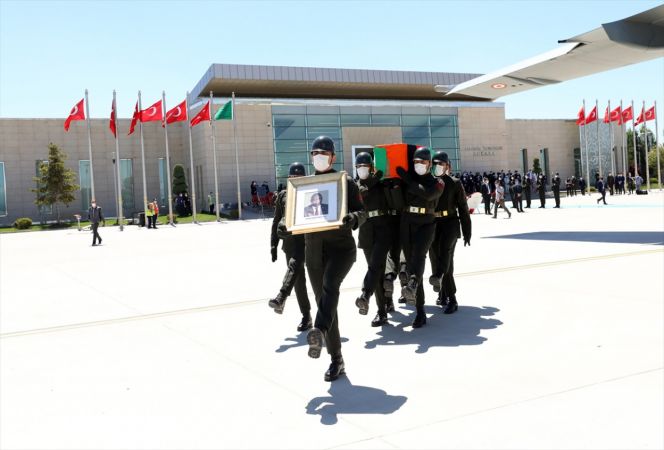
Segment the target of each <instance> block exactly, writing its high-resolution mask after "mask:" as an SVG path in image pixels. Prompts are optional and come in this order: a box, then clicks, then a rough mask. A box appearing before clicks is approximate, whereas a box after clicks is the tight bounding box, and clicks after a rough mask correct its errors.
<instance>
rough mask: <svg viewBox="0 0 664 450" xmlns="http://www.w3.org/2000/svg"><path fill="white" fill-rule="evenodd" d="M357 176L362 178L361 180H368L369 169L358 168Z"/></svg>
mask: <svg viewBox="0 0 664 450" xmlns="http://www.w3.org/2000/svg"><path fill="white" fill-rule="evenodd" d="M357 176H358V177H360V180H366V179H367V178H369V168H368V167H358V168H357Z"/></svg>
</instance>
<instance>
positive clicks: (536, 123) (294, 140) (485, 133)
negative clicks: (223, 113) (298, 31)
mask: <svg viewBox="0 0 664 450" xmlns="http://www.w3.org/2000/svg"><path fill="white" fill-rule="evenodd" d="M478 76H479V75H478V74H466V73H432V72H402V71H385V70H357V69H325V68H300V67H274V66H246V65H231V64H213V65H212V66H210V68H209V69H208V71H207V72H206V73H205V74H204V76H203V77H202V79H201V80H200V81H199V82H198V83H197V84H196V86H195V88H194V89H193V91H192V93H191V94H190V99H189V100H190V102H189V103H190V112H189V115H190V117H193V115H194V114H196V112H198V110H199V109H200V107H201V106H202V105H203V104H204V103H205V102H207V101H208V99H209V96H210V92H212V96H213V108H212V114H214V112H215V111H216V110H217V109H218V108H219V107H221V105H222V104H224V103H225V102H227V101H228V100H229V97H230V96H231V93H232V92H235V96H236V125H235V128H236V132H237V148H238V164H239V175H240V191H241V192H240V194H241V198H242V202H248V201H249V200H250V189H249V186H250V183H251V182H252V181H253V180H255V181H257V182H258V184H262V182H263V181H267V183H268V185H269V186H270V189H272V190H274V189H276V187H277V186H278V185H279V184H281V183H283V184H285V177H286V175H287V170H288V165H289V164H290V163H292V162H295V161H299V162H302V163H305V164H308V163H309V158H308V156H309V152H308V150H309V149H310V144H311V142H312V141H313V140H314V139H315V138H316V137H317V136H319V135H327V136H330V137H332V138H333V139H334V140H335V143H336V146H337V154H338V156H337V169H339V170H346V171H348V172H349V173H352V171H353V159H354V154H355V153H356V152H358V151H361V149H363V148H366V147H371V146H374V145H378V144H389V143H395V142H405V143H409V144H416V145H423V146H426V147H429V148H430V149H432V150H434V151H435V150H444V151H446V152H447V153H448V154H449V155H450V158H451V160H452V164H453V169H454V171H455V172H457V171H458V172H464V171H468V172H473V173H474V172H480V173H482V172H484V171H491V170H494V171H499V170H503V169H504V170H508V169H509V170H512V171H514V170H518V171H519V172H525V171H527V170H528V169H529V168H532V165H533V159H534V158H540V165H541V167H542V168H543V170H544V171H545V172H547V173H549V174H550V173H552V172H554V173H555V172H560V174H561V176H562V177H567V176H571V175H573V174H576V175H577V176H579V175H580V174H581V170H580V153H579V148H580V139H579V127H578V126H577V125H576V124H575V121H574V120H506V119H505V107H504V103H499V102H493V101H487V100H486V99H482V98H473V97H468V96H463V95H458V96H451V97H450V96H446V97H444V98H443V96H442V95H441V94H440V93H437V92H435V91H434V90H433V86H434V85H456V84H459V83H462V82H464V81H467V80H471V79H474V78H476V77H478ZM173 103H175V102H173ZM171 106H173V105H171ZM63 122H64V118H63V119H7V118H4V119H0V136H1V137H0V139H1V140H0V225H9V224H11V223H12V222H13V221H14V220H15V219H16V218H18V217H30V218H32V219H33V220H35V221H36V220H54V219H55V217H54V215H53V214H54V213H53V211H40V210H39V209H38V208H37V207H36V206H35V204H34V199H35V193H34V192H32V189H34V188H35V187H36V183H35V181H34V177H35V176H36V175H37V171H38V167H39V164H40V162H41V161H44V160H45V159H46V158H47V156H48V148H47V147H48V144H49V143H51V142H53V143H54V144H57V145H58V146H59V147H60V148H61V150H63V151H64V152H65V153H66V154H67V157H68V159H67V161H66V165H67V167H69V168H70V169H72V170H73V171H74V172H75V173H76V174H77V178H78V179H77V183H78V184H79V185H80V190H79V192H78V196H77V199H76V201H75V202H74V203H72V204H70V205H69V207H66V208H61V216H62V217H63V218H71V217H72V216H73V215H74V214H77V213H81V212H84V211H87V208H88V205H89V203H90V199H91V195H90V161H89V156H88V137H87V128H86V126H85V124H84V122H73V123H72V126H71V128H70V130H69V132H65V131H64V129H63ZM90 122H91V133H92V155H93V156H92V159H93V168H94V181H95V196H96V197H97V201H98V202H99V204H100V205H102V206H103V207H104V209H105V211H106V214H107V215H109V216H115V215H116V207H115V205H116V199H115V197H116V195H115V192H116V187H115V186H116V184H115V183H116V178H115V177H114V173H115V172H114V171H115V166H114V164H115V140H114V137H113V135H112V134H111V132H110V131H109V127H108V125H109V120H108V119H107V118H104V119H91V121H90ZM129 123H130V119H129V118H126V119H119V124H118V126H119V136H120V159H121V161H120V169H121V184H122V197H123V203H124V205H123V209H124V214H125V216H128V217H131V216H132V215H133V214H135V213H137V212H139V211H142V209H143V206H142V203H143V202H142V198H143V181H142V163H141V148H140V139H139V133H138V132H135V133H134V134H132V135H131V136H127V131H128V129H129ZM186 123H187V122H177V123H174V124H171V125H169V126H168V139H169V154H170V167H171V170H172V168H173V166H174V165H175V164H182V165H183V166H184V167H185V171H186V176H187V183H188V184H189V183H190V181H189V177H190V176H189V174H190V167H191V164H192V162H191V161H190V159H189V136H188V130H187V125H186ZM215 130H216V136H215V137H216V149H217V170H218V176H219V187H220V191H219V192H220V194H219V195H220V201H221V202H222V203H235V202H237V198H238V197H237V174H236V158H235V136H234V130H233V124H232V121H229V120H219V121H216V122H215ZM143 133H144V144H145V145H144V147H145V172H146V179H147V193H148V199H149V200H153V199H154V198H156V199H157V200H158V201H159V204H160V208H161V211H162V213H165V212H166V211H167V204H168V201H167V195H168V193H167V191H168V189H167V183H166V149H165V136H164V129H163V128H162V127H161V126H160V124H159V123H158V122H148V123H145V124H143ZM211 138H212V128H211V127H210V126H209V124H208V123H203V124H200V125H198V126H195V127H193V128H192V143H193V167H194V179H195V188H196V194H197V196H196V204H197V208H198V209H199V210H203V209H207V208H208V205H207V195H208V194H209V193H210V192H211V191H212V192H214V163H213V151H212V139H211ZM616 142H618V141H617V140H616ZM575 161H576V163H575ZM309 171H310V172H309V173H313V169H312V166H311V165H309ZM189 189H190V191H192V189H191V186H190V188H189ZM190 195H191V194H190Z"/></svg>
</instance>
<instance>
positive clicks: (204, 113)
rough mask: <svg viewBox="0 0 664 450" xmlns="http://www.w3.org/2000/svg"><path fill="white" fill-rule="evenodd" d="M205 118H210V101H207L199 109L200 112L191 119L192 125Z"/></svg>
mask: <svg viewBox="0 0 664 450" xmlns="http://www.w3.org/2000/svg"><path fill="white" fill-rule="evenodd" d="M204 120H208V121H209V120H210V102H207V103H206V104H205V106H203V108H201V110H200V111H198V114H196V115H195V116H194V117H193V118H192V119H191V126H192V127H194V126H196V125H198V124H199V123H201V122H203V121H204Z"/></svg>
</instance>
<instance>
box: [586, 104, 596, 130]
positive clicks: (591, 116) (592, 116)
mask: <svg viewBox="0 0 664 450" xmlns="http://www.w3.org/2000/svg"><path fill="white" fill-rule="evenodd" d="M596 120H597V106H595V107H594V108H593V110H592V111H590V114H588V117H586V125H588V124H589V123H592V122H594V121H596Z"/></svg>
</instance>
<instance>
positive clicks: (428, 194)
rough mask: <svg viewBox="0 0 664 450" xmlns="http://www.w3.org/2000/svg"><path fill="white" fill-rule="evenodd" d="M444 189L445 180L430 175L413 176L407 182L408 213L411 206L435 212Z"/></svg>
mask: <svg viewBox="0 0 664 450" xmlns="http://www.w3.org/2000/svg"><path fill="white" fill-rule="evenodd" d="M444 187H445V185H444V183H443V180H440V179H436V178H434V176H433V175H431V174H430V173H427V174H424V175H417V174H415V175H411V177H410V180H408V181H407V182H406V212H407V211H408V207H410V206H415V207H417V208H426V209H427V210H430V211H431V212H433V211H434V209H435V208H436V204H437V203H438V199H439V198H440V196H441V195H442V193H443V190H444V189H443V188H444Z"/></svg>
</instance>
